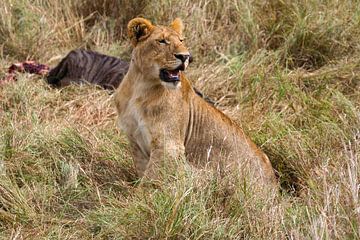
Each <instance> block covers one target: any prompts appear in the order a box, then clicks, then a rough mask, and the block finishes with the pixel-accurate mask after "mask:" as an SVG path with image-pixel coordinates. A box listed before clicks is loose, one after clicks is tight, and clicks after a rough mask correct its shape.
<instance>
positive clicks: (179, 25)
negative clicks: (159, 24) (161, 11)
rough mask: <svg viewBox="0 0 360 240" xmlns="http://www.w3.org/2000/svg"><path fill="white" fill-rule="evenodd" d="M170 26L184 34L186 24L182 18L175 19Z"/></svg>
mask: <svg viewBox="0 0 360 240" xmlns="http://www.w3.org/2000/svg"><path fill="white" fill-rule="evenodd" d="M170 27H171V28H172V29H174V30H175V31H176V32H177V33H178V34H180V35H182V32H183V30H184V24H183V22H182V21H181V19H180V18H175V20H174V21H173V22H172V23H171V24H170Z"/></svg>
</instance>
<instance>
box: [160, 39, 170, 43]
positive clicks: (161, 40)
mask: <svg viewBox="0 0 360 240" xmlns="http://www.w3.org/2000/svg"><path fill="white" fill-rule="evenodd" d="M158 42H159V43H160V44H168V42H167V41H166V40H165V39H160V40H158Z"/></svg>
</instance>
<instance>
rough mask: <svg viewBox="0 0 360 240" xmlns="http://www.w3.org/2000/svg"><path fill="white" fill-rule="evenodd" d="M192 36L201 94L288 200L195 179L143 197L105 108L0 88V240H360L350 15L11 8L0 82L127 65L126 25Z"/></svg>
mask: <svg viewBox="0 0 360 240" xmlns="http://www.w3.org/2000/svg"><path fill="white" fill-rule="evenodd" d="M136 16H143V17H146V18H148V19H150V20H151V21H152V22H154V23H158V24H166V23H170V22H171V21H172V20H173V19H174V18H175V17H180V18H182V19H183V21H184V23H185V27H186V28H185V37H186V43H187V45H188V46H189V47H190V49H191V52H192V54H193V56H194V62H193V63H192V64H191V65H190V67H189V68H188V70H187V76H188V77H189V78H190V79H191V81H192V82H193V84H194V85H195V86H196V87H197V88H198V89H200V90H201V91H203V92H204V93H205V94H206V95H208V96H210V97H211V98H212V99H213V100H215V102H216V106H217V107H218V108H220V109H221V110H223V111H224V112H226V113H227V114H228V115H230V116H231V117H232V118H233V119H235V120H236V121H237V122H238V123H239V124H240V125H241V126H242V128H243V129H244V131H245V132H246V133H247V134H248V135H249V136H250V137H251V138H252V139H253V140H254V141H255V142H256V143H257V144H258V145H259V146H260V148H261V149H263V151H264V152H266V153H267V155H268V156H269V158H270V160H271V162H272V164H273V166H274V168H275V169H276V173H277V176H278V179H279V183H280V186H281V187H280V191H279V192H280V193H279V196H277V197H276V198H275V199H268V198H266V197H264V196H263V195H262V193H261V192H257V191H253V189H252V188H251V186H248V185H246V184H245V183H244V182H242V181H237V183H236V186H232V189H233V191H230V192H229V191H227V187H226V184H224V183H226V182H227V179H226V178H236V175H234V176H227V177H226V178H225V179H219V178H218V177H217V176H215V175H213V174H211V173H207V172H201V171H195V170H193V169H185V170H184V172H181V173H177V174H175V175H172V176H171V178H170V180H169V181H164V182H163V185H162V186H161V187H151V186H139V184H138V178H137V177H136V174H135V170H134V167H133V165H132V160H131V157H130V154H129V151H128V145H127V141H126V139H125V137H124V135H122V134H121V132H120V131H119V129H118V128H117V126H116V122H115V120H116V113H115V108H114V106H113V102H112V97H111V95H110V94H109V93H108V92H106V91H104V90H102V89H100V88H97V87H95V86H90V85H82V86H69V87H66V88H63V89H52V88H51V87H49V86H48V85H47V84H46V83H45V81H44V80H43V79H42V78H40V77H36V76H31V75H29V74H19V75H18V76H17V79H18V81H17V82H9V83H4V84H1V85H0V239H359V238H360V199H359V190H360V189H359V188H360V185H359V184H360V166H359V164H360V4H359V2H358V1H355V0H344V1H337V0H327V1H316V0H298V1H290V0H273V1H265V0H260V1H245V0H223V1H219V0H195V1H174V0H159V1H135V0H130V1H123V0H99V1H90V0H76V1H71V0H46V1H45V0H2V3H1V6H0V66H1V69H0V78H1V77H4V76H5V74H6V71H7V67H8V66H9V65H10V64H11V63H12V62H16V61H23V60H26V59H31V60H36V61H38V62H41V63H46V64H50V65H52V66H54V65H56V63H58V62H59V60H60V59H61V58H62V57H64V56H65V55H66V54H67V52H68V51H69V50H72V49H74V48H78V47H82V48H87V49H93V50H97V51H100V52H102V53H105V54H109V55H114V56H119V57H121V58H123V59H126V60H129V58H130V53H131V46H130V44H129V43H128V41H127V38H126V24H127V22H128V21H129V20H130V19H132V18H133V17H136Z"/></svg>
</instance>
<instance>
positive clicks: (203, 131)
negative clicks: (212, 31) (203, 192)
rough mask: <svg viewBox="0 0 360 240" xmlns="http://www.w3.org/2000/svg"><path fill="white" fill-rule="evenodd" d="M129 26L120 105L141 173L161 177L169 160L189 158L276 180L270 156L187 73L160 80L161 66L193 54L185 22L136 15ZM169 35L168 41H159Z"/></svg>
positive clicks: (173, 65)
mask: <svg viewBox="0 0 360 240" xmlns="http://www.w3.org/2000/svg"><path fill="white" fill-rule="evenodd" d="M128 26H129V29H128V30H129V36H130V38H131V41H132V42H133V45H134V46H135V47H134V50H133V53H132V60H131V63H130V68H129V71H128V73H127V75H126V76H125V77H124V80H123V83H122V84H121V85H120V87H119V88H118V89H117V91H116V95H115V103H116V108H117V112H118V116H119V126H120V128H121V129H122V130H123V131H124V132H125V133H126V135H127V136H128V139H129V141H130V145H131V149H132V153H133V159H134V163H135V167H136V170H137V171H138V174H139V175H140V176H144V175H145V176H147V177H149V178H157V176H158V175H157V174H158V173H157V170H158V168H159V166H160V165H163V163H164V161H174V160H175V159H176V158H179V157H182V156H185V157H186V159H187V160H188V161H189V162H190V163H191V164H193V165H194V166H197V167H205V166H210V167H213V168H216V169H220V171H222V172H226V171H233V170H234V169H236V170H237V171H239V172H240V173H244V174H246V176H250V177H251V178H252V179H259V180H260V181H259V182H263V183H269V182H274V181H275V176H274V171H273V168H272V166H271V163H270V161H269V160H268V158H267V157H266V155H265V154H264V153H263V152H262V151H261V150H260V149H259V148H258V147H257V146H256V145H255V144H254V143H253V142H252V141H251V140H250V139H249V138H248V137H247V136H245V134H244V132H243V131H242V129H241V128H240V127H239V126H238V125H237V124H236V123H234V122H233V121H232V120H231V119H230V118H228V117H227V116H226V115H225V114H223V113H222V112H221V111H219V110H218V109H216V108H214V107H213V106H211V105H210V104H208V103H206V102H205V101H204V100H203V99H202V98H201V97H199V96H197V95H196V94H195V93H194V91H193V89H192V87H191V85H190V82H189V81H188V80H187V79H186V77H185V75H184V74H183V73H181V81H180V83H181V84H177V85H176V86H175V85H174V86H171V84H168V83H164V82H163V81H161V80H160V78H159V71H160V69H162V68H166V69H175V68H176V67H177V66H178V65H179V61H177V59H176V58H175V57H174V54H178V53H182V54H184V53H188V50H187V48H186V47H185V45H184V43H183V42H182V40H181V35H180V34H179V33H181V31H182V23H181V20H179V19H177V20H175V21H174V22H173V23H172V24H171V25H170V27H165V26H154V25H152V24H151V23H150V22H149V21H148V20H146V19H142V18H136V19H133V20H131V21H130V23H129V25H128ZM139 26H140V27H139ZM144 28H145V29H144ZM139 29H140V30H139ZM134 31H135V32H134ZM139 31H140V32H139ZM142 33H143V34H142ZM134 36H137V37H136V38H135V37H134ZM164 39H165V40H166V42H167V44H166V45H164V44H161V43H160V42H159V40H164ZM256 181H257V180H256Z"/></svg>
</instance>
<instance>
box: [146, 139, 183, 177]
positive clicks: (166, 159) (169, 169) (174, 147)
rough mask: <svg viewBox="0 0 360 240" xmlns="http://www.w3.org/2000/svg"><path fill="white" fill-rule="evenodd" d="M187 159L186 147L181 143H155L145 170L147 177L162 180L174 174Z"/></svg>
mask: <svg viewBox="0 0 360 240" xmlns="http://www.w3.org/2000/svg"><path fill="white" fill-rule="evenodd" d="M184 158H185V147H184V145H183V144H182V143H181V142H176V141H171V140H170V141H161V142H157V143H156V142H153V144H152V148H151V153H150V160H149V162H148V164H147V167H146V170H145V175H144V176H145V177H147V178H149V179H152V180H159V179H161V178H162V177H163V176H164V174H171V173H174V172H175V171H176V170H177V169H178V167H179V165H181V164H182V163H183V162H182V160H183V159H184Z"/></svg>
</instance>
